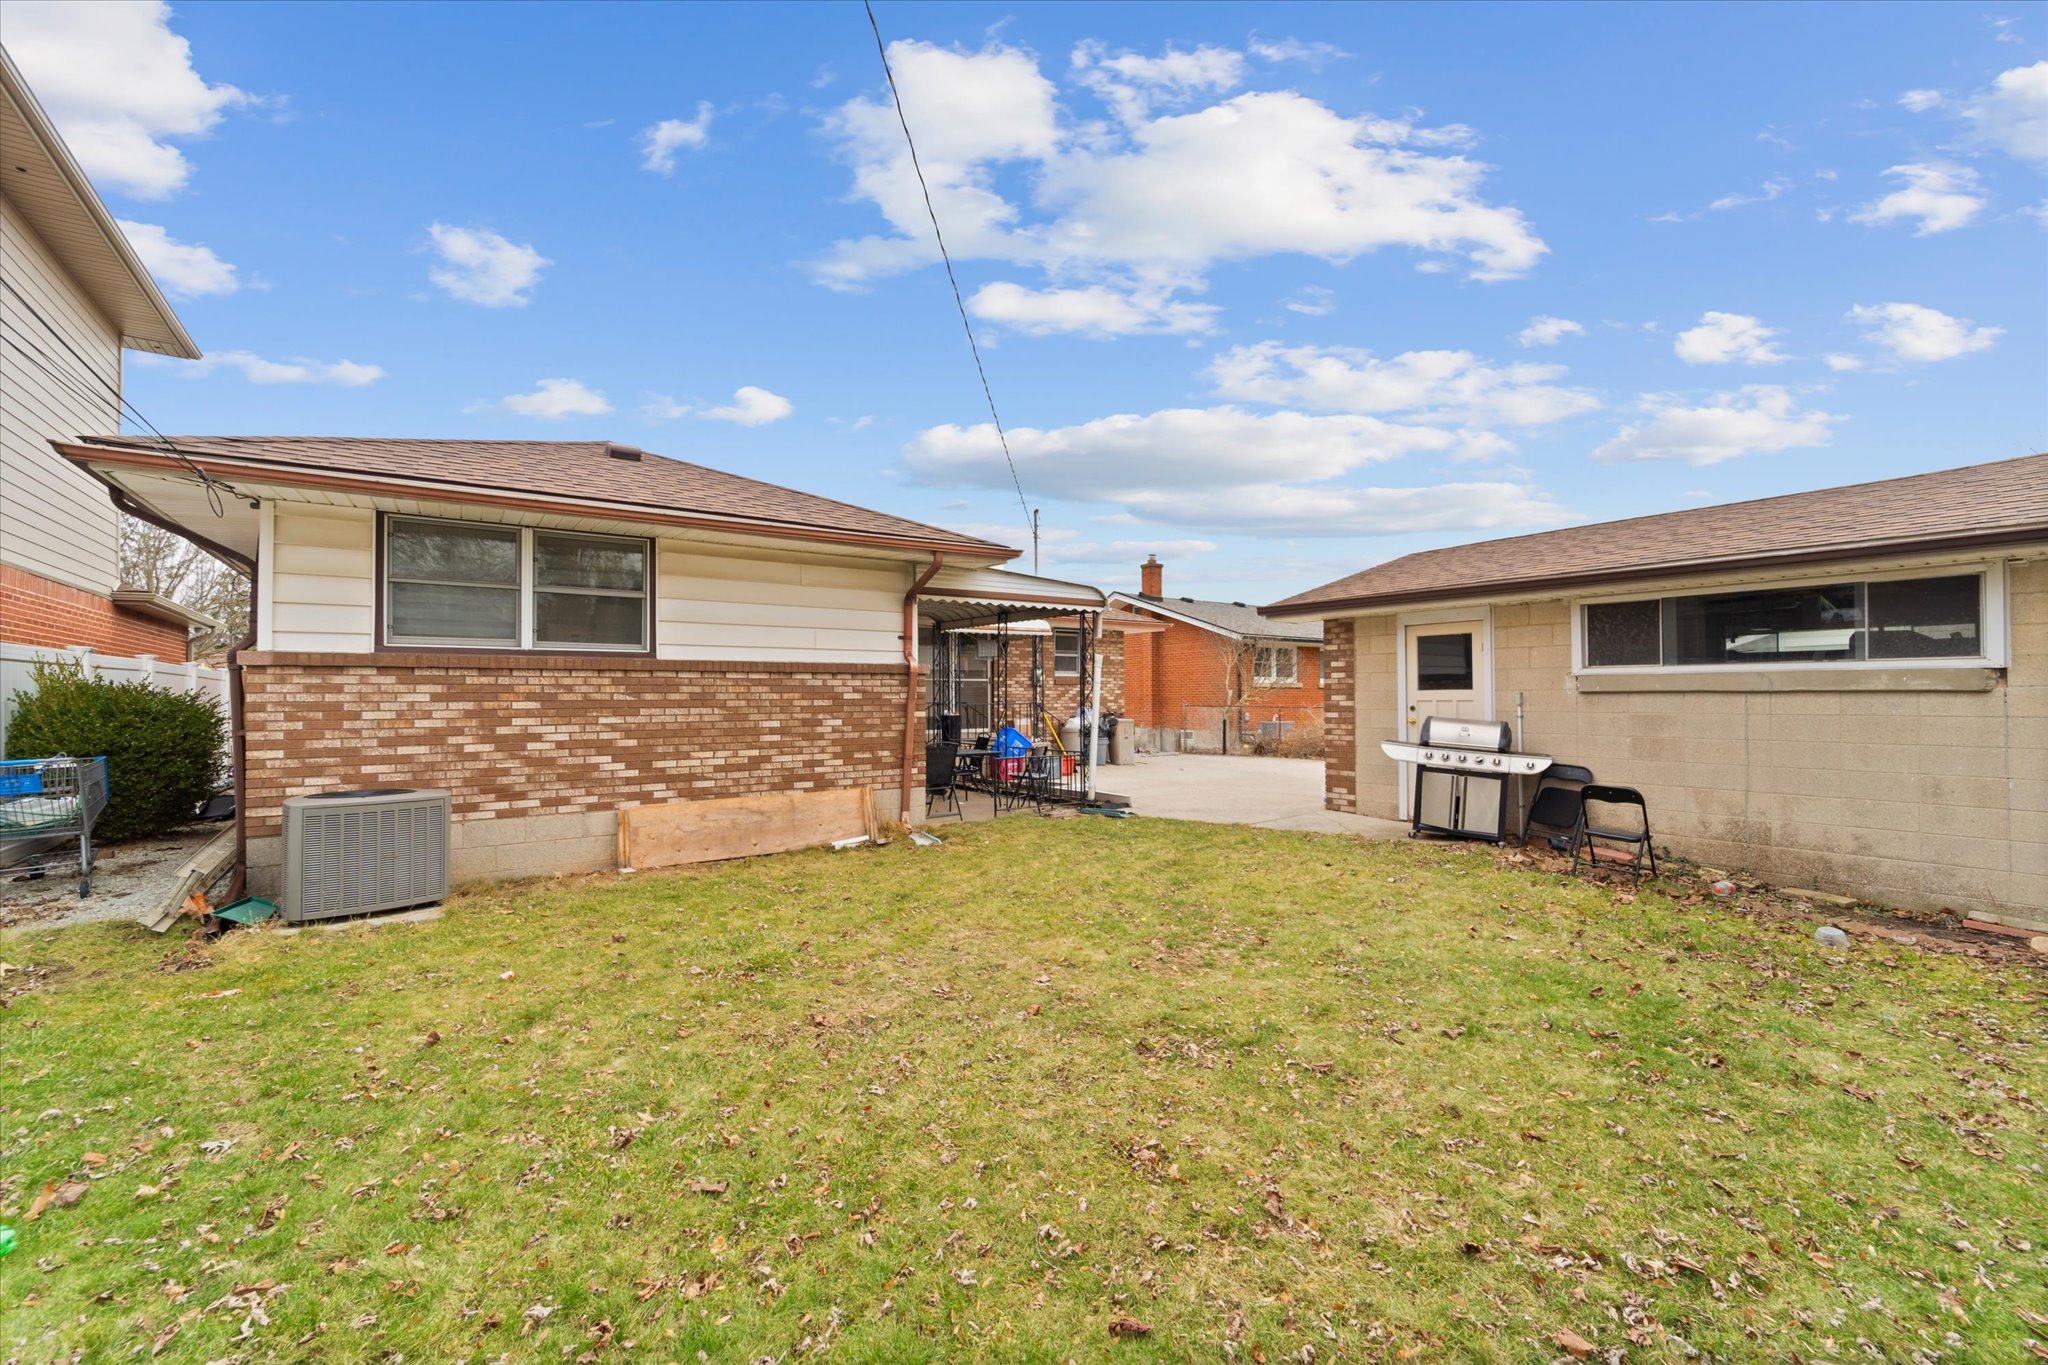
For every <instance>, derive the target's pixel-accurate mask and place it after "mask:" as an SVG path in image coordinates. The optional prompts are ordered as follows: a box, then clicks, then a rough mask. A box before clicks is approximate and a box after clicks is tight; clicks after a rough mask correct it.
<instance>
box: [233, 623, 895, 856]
mask: <svg viewBox="0 0 2048 1365" xmlns="http://www.w3.org/2000/svg"><path fill="white" fill-rule="evenodd" d="M244 660H245V671H244V675H243V677H244V686H245V688H246V691H247V697H248V717H249V726H248V769H249V772H248V791H247V800H248V829H249V834H250V836H251V838H266V837H270V836H275V835H277V834H279V833H280V832H281V828H282V819H283V802H284V799H285V798H286V797H288V796H299V795H303V794H306V793H308V792H316V791H331V790H335V789H339V788H347V787H378V786H405V787H446V788H448V789H450V790H451V791H452V792H453V793H454V811H455V818H456V820H458V821H469V822H474V821H488V820H493V819H499V818H505V819H511V818H516V817H530V816H537V815H549V816H553V815H563V816H573V815H579V814H593V813H597V812H604V811H609V810H611V809H613V808H614V807H617V806H619V805H621V804H626V803H634V802H659V801H684V800H691V799H702V798H709V797H718V796H740V795H748V794H753V793H759V792H771V791H801V790H813V789H826V788H841V787H859V786H868V787H886V788H893V787H895V786H896V785H897V783H898V782H899V781H900V779H901V772H902V768H901V764H902V754H903V750H902V745H903V687H904V678H903V669H902V667H901V666H900V665H888V664H822V663H821V664H759V663H702V662H681V661H676V662H671V661H668V660H657V659H617V660H612V659H603V660H591V659H549V658H545V657H537V656H519V655H477V656H472V657H465V658H462V659H460V660H456V659H453V658H450V657H449V656H432V655H401V654H387V655H362V654H287V653H250V654H248V655H245V656H244ZM919 710H920V715H921V714H922V698H920V702H919ZM919 761H920V762H921V759H920V760H919ZM917 776H918V778H919V780H921V778H922V774H921V773H920V774H918V775H917ZM881 814H882V816H883V818H884V819H889V818H893V817H894V815H895V811H894V809H893V806H892V807H891V808H890V809H885V810H883V811H882V812H881Z"/></svg>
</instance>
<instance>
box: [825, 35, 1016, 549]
mask: <svg viewBox="0 0 2048 1365" xmlns="http://www.w3.org/2000/svg"><path fill="white" fill-rule="evenodd" d="M861 4H862V5H863V6H864V7H865V8H866V10H867V12H868V27H869V28H871V29H873V30H874V34H875V53H876V55H878V56H879V57H881V59H882V74H883V75H884V76H887V77H888V78H889V98H890V99H891V100H893V101H894V102H895V104H896V122H897V123H899V124H901V125H902V127H903V141H904V143H905V145H907V146H908V147H909V148H910V168H911V169H912V170H914V171H916V172H917V187H918V189H920V190H922V191H923V192H924V211H925V213H926V215H928V216H929V217H930V218H931V220H932V236H933V237H935V238H937V239H938V243H939V259H940V260H942V261H944V262H945V263H946V283H948V284H950V285H952V286H953V306H954V307H956V308H958V309H959V310H960V327H961V330H963V331H965V332H966V333H967V349H968V350H969V351H970V352H972V353H973V355H974V372H975V373H976V374H978V375H980V376H981V396H982V397H983V398H986V399H987V400H988V415H989V418H990V420H992V421H993V422H994V423H995V424H996V440H997V442H998V443H1000V444H1001V446H1002V448H1003V463H1004V464H1006V465H1008V466H1009V467H1010V486H1011V487H1013V488H1015V489H1016V490H1017V506H1018V507H1019V508H1021V509H1023V512H1024V521H1025V524H1026V525H1029V526H1031V527H1032V536H1033V539H1034V541H1035V540H1036V538H1037V526H1036V523H1035V522H1034V521H1033V519H1032V515H1031V504H1030V503H1028V502H1026V501H1025V500H1024V484H1023V481H1022V480H1020V479H1019V478H1018V477H1017V461H1016V460H1015V459H1013V458H1012V457H1011V455H1010V437H1009V434H1008V433H1007V432H1005V431H1004V430H1003V419H1002V417H1001V415H1000V414H998V413H997V412H996V395H995V391H994V390H993V389H991V388H990V387H989V383H988V367H987V366H985V365H983V364H982V363H981V347H980V346H979V345H977V344H976V343H975V340H974V324H973V323H971V322H969V321H968V320H967V301H966V300H965V299H963V298H961V297H960V277H959V276H958V275H955V274H954V273H953V257H952V255H951V253H949V252H948V251H947V250H946V234H945V233H944V232H943V231H942V230H941V229H940V227H939V211H938V210H937V209H935V208H933V207H932V187H931V186H930V185H928V184H926V183H925V178H924V166H923V164H922V163H921V162H919V161H918V159H917V139H916V138H914V137H912V136H911V135H910V120H909V119H908V118H907V117H905V116H904V113H903V92H902V91H900V90H898V89H897V88H896V73H895V71H893V70H891V69H890V66H889V49H888V46H887V45H886V44H884V43H883V42H882V26H881V25H880V24H878V23H876V22H875V7H874V5H873V4H872V3H870V0H861ZM1032 567H1033V568H1034V569H1035V568H1036V567H1037V566H1036V565H1035V564H1034V565H1033V566H1032Z"/></svg>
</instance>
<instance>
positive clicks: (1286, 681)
mask: <svg viewBox="0 0 2048 1365" xmlns="http://www.w3.org/2000/svg"><path fill="white" fill-rule="evenodd" d="M1300 666H1301V660H1300V651H1298V650H1297V649H1295V647H1294V646H1293V645H1260V646H1259V647H1258V648H1257V649H1256V650H1255V651H1254V652H1253V654H1252V681H1253V682H1255V683H1257V684H1258V685H1259V686H1260V687H1292V686H1294V684H1295V682H1296V680H1297V679H1298V678H1299V677H1300V673H1299V669H1300Z"/></svg>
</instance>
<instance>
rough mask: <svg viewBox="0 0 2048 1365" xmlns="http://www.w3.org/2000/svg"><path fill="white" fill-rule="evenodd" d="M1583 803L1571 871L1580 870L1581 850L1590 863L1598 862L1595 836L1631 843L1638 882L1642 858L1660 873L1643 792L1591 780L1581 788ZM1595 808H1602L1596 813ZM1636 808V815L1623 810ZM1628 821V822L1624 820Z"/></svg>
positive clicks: (1641, 874) (1639, 880) (1653, 871)
mask: <svg viewBox="0 0 2048 1365" xmlns="http://www.w3.org/2000/svg"><path fill="white" fill-rule="evenodd" d="M1579 799H1580V801H1581V802H1582V803H1583V804H1582V805H1581V806H1580V809H1579V827H1578V830H1577V832H1576V833H1575V834H1574V835H1573V836H1572V871H1573V872H1574V873H1576V872H1577V871H1578V870H1579V851H1580V850H1581V849H1584V850H1585V854H1586V863H1587V865H1588V866H1591V865H1592V864H1593V863H1594V862H1596V861H1598V859H1597V857H1596V856H1595V854H1594V849H1595V848H1596V847H1598V846H1597V845H1596V844H1594V842H1593V841H1594V840H1595V839H1605V840H1607V841H1608V842H1610V843H1617V844H1628V845H1629V846H1631V847H1632V848H1633V849H1634V850H1635V861H1634V863H1633V871H1634V874H1635V882H1636V883H1637V884H1638V885H1640V884H1641V882H1642V880H1643V857H1644V855H1645V854H1647V855H1648V856H1649V859H1650V875H1651V876H1652V877H1654V876H1656V875H1657V850H1656V849H1654V848H1652V847H1651V846H1650V807H1649V803H1648V802H1646V801H1644V800H1643V794H1642V793H1641V792H1639V791H1637V790H1636V789H1635V788H1634V787H1608V786H1603V785H1601V784H1600V783H1598V782H1594V783H1590V784H1588V785H1587V786H1585V787H1582V788H1580V790H1579ZM1595 807H1599V808H1600V809H1599V810H1598V811H1597V812H1596V811H1595V809H1594V808H1595ZM1631 809H1632V810H1633V811H1634V814H1633V815H1632V816H1631V815H1624V814H1623V812H1624V811H1627V810H1631ZM1624 822H1625V823H1624Z"/></svg>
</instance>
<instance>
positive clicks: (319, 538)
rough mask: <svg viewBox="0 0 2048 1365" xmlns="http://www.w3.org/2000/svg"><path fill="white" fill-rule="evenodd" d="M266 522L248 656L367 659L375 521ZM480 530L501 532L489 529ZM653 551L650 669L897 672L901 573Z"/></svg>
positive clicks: (696, 547) (670, 544)
mask: <svg viewBox="0 0 2048 1365" xmlns="http://www.w3.org/2000/svg"><path fill="white" fill-rule="evenodd" d="M434 510H437V511H441V512H444V513H445V512H448V511H453V510H456V509H453V508H446V507H443V508H436V509H434ZM266 520H267V522H268V528H267V529H266V530H265V532H264V536H263V544H262V549H261V559H262V562H263V579H264V583H265V584H266V589H265V591H264V592H263V593H261V594H259V607H258V624H259V635H258V647H259V648H263V649H278V650H313V651H321V652H326V653H347V654H366V653H369V652H370V651H371V650H372V649H373V648H374V646H375V630H376V616H375V610H374V607H373V602H374V600H375V599H374V593H375V590H376V573H377V553H376V528H377V523H376V514H375V513H374V512H371V511H368V510H367V509H357V508H345V507H324V506H316V505H313V504H306V503H275V504H271V505H270V507H269V510H268V511H267V512H266ZM491 524H502V523H501V522H500V521H498V520H497V519H496V518H493V519H492V520H491ZM655 549H656V565H657V573H656V579H655V588H656V598H655V604H654V643H655V655H656V657H658V658H663V659H707V660H709V659H727V660H735V661H740V662H748V663H754V662H767V663H778V662H779V663H899V664H900V663H901V662H902V661H903V639H902V631H903V593H904V590H905V589H906V588H908V587H909V586H910V580H911V575H910V571H909V569H908V567H907V566H905V565H902V564H895V563H890V562H888V561H886V560H856V559H845V558H839V557H836V556H831V555H818V554H807V553H802V552H797V553H792V554H778V553H775V552H771V551H757V550H747V549H739V548H727V547H723V546H718V547H714V546H709V545H706V544H704V543H702V542H693V541H676V540H667V541H659V542H658V543H657V544H656V547H655ZM420 648H421V649H422V650H426V651H429V652H430V651H431V647H430V646H424V645H423V646H420Z"/></svg>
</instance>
